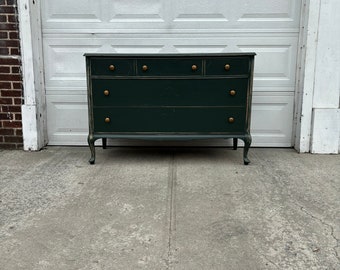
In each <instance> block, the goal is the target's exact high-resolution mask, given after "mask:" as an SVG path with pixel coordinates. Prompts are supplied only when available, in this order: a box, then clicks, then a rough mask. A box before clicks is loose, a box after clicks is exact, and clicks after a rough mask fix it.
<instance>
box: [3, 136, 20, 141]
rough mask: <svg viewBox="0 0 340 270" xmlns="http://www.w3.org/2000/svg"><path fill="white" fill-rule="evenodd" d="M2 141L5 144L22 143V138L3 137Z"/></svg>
mask: <svg viewBox="0 0 340 270" xmlns="http://www.w3.org/2000/svg"><path fill="white" fill-rule="evenodd" d="M4 139H5V142H9V143H21V142H22V137H16V136H5V137H4Z"/></svg>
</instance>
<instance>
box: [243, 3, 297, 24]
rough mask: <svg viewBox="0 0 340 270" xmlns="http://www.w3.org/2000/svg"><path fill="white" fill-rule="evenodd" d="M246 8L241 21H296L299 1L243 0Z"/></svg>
mask: <svg viewBox="0 0 340 270" xmlns="http://www.w3.org/2000/svg"><path fill="white" fill-rule="evenodd" d="M239 2H243V3H242V4H243V5H241V6H243V7H246V8H244V10H243V12H242V14H241V16H240V18H239V21H248V22H256V21H294V20H295V19H296V17H297V16H296V14H295V12H296V11H297V10H298V9H299V8H298V5H299V1H295V0H286V1H282V0H261V1H252V0H242V1H239Z"/></svg>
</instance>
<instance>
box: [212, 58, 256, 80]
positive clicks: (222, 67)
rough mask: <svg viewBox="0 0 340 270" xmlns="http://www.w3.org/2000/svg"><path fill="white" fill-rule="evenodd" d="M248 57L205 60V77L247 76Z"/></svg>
mask: <svg viewBox="0 0 340 270" xmlns="http://www.w3.org/2000/svg"><path fill="white" fill-rule="evenodd" d="M249 61H250V58H249V57H223V58H214V59H207V60H206V64H205V65H206V75H219V76H220V75H247V74H249V72H250V65H249Z"/></svg>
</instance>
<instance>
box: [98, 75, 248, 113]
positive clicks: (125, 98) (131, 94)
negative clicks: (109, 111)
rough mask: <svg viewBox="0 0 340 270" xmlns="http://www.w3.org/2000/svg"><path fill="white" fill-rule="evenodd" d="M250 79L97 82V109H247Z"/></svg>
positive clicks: (115, 80) (100, 80)
mask: <svg viewBox="0 0 340 270" xmlns="http://www.w3.org/2000/svg"><path fill="white" fill-rule="evenodd" d="M247 91H248V79H247V78H238V79H235V78H230V79H185V80H184V79H139V80H138V79H113V80H110V79H93V80H92V96H93V105H94V106H226V105H228V106H245V105H246V102H247Z"/></svg>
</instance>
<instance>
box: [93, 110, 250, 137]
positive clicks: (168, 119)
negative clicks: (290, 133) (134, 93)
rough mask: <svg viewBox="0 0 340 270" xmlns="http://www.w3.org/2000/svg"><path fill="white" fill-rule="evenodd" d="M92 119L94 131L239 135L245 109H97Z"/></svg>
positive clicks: (244, 116) (244, 123) (244, 118)
mask: <svg viewBox="0 0 340 270" xmlns="http://www.w3.org/2000/svg"><path fill="white" fill-rule="evenodd" d="M93 118H94V132H118V133H119V132H156V133H157V132H172V133H176V132H184V133H185V132H194V133H200V132H202V133H216V132H218V133H239V132H244V131H245V128H246V127H245V126H246V111H245V109H243V108H227V107H225V108H221V107H219V108H212V107H200V108H199V107H198V108H197V107H193V108H181V107H168V108H157V107H156V108H155V107H154V108H134V107H130V108H94V112H93Z"/></svg>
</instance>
